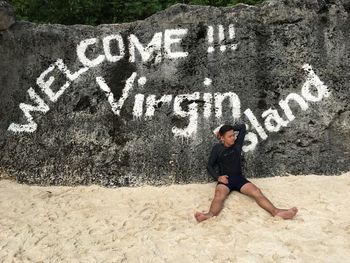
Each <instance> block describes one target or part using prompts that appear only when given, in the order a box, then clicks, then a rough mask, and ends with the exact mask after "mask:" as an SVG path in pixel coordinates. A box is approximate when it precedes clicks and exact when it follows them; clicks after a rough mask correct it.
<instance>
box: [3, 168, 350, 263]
mask: <svg viewBox="0 0 350 263" xmlns="http://www.w3.org/2000/svg"><path fill="white" fill-rule="evenodd" d="M249 180H250V181H252V182H253V183H254V184H256V185H257V186H258V187H259V188H260V189H261V190H262V192H263V193H264V194H265V196H266V197H267V198H269V199H270V200H271V201H272V203H273V204H274V205H275V206H277V207H279V208H290V207H292V206H296V207H297V208H298V210H299V211H298V213H297V215H296V216H295V217H294V218H293V219H291V220H290V219H289V220H283V219H282V218H278V217H272V216H271V215H270V214H269V213H268V212H266V211H265V210H263V209H262V208H261V207H259V206H258V204H257V203H256V202H255V200H254V199H252V198H250V197H248V196H245V195H243V194H241V193H239V192H231V193H230V195H229V196H228V198H227V199H226V201H225V204H224V208H223V210H222V211H221V213H220V214H219V215H218V216H216V217H213V218H210V219H208V220H206V221H203V222H201V223H198V222H197V221H196V220H195V218H194V216H193V215H194V212H195V211H207V210H208V208H209V205H210V202H211V200H212V199H213V195H214V190H215V183H214V182H212V183H206V184H185V185H170V186H157V187H155V186H142V187H121V188H104V187H100V186H97V185H91V186H77V187H68V186H50V187H42V186H33V185H31V186H29V185H22V184H19V183H16V182H14V181H11V180H8V179H2V180H0V211H1V214H0V262H176V263H179V262H180V263H182V262H191V263H193V262H249V263H252V262H317V263H319V262H332V263H333V262H350V172H348V173H344V174H342V175H340V176H318V175H307V176H303V175H299V176H293V175H290V176H281V177H279V176H278V177H271V178H249Z"/></svg>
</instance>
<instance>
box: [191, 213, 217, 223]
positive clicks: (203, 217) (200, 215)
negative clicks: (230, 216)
mask: <svg viewBox="0 0 350 263" xmlns="http://www.w3.org/2000/svg"><path fill="white" fill-rule="evenodd" d="M212 216H213V215H212V214H211V213H210V212H208V213H202V212H196V213H194V217H195V218H196V220H197V221H198V222H202V221H204V220H206V219H208V218H210V217H212Z"/></svg>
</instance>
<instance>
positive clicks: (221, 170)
mask: <svg viewBox="0 0 350 263" xmlns="http://www.w3.org/2000/svg"><path fill="white" fill-rule="evenodd" d="M234 131H238V132H239V134H238V136H237V139H236V135H235V133H234ZM214 133H215V135H216V136H217V138H218V139H221V142H219V143H216V144H215V145H214V146H213V148H212V150H211V153H210V156H209V159H208V166H207V169H208V172H209V174H210V175H211V176H212V177H213V178H214V179H215V180H217V181H218V182H217V184H216V188H215V195H214V199H213V201H212V203H211V205H210V208H209V212H207V213H202V212H196V213H195V214H194V217H195V218H196V220H197V221H198V222H201V221H203V220H206V219H208V218H210V217H212V216H217V215H218V214H219V212H220V210H221V209H222V207H223V203H224V201H225V199H226V197H227V196H228V194H229V193H231V191H233V190H234V191H237V192H240V193H242V194H245V195H248V196H250V197H252V198H254V199H255V201H256V202H257V203H258V205H259V206H261V207H262V208H264V209H265V210H266V211H267V212H269V213H270V214H271V215H272V216H278V217H282V218H283V219H291V218H293V217H294V216H295V215H296V213H297V212H298V209H297V208H296V207H292V208H290V209H280V208H276V207H275V206H274V205H273V204H272V203H271V202H270V201H269V200H268V199H267V198H266V197H265V196H264V195H263V193H262V192H261V190H260V188H258V187H257V186H256V185H254V184H253V183H252V182H250V181H249V180H247V179H246V178H244V177H243V175H242V170H241V152H242V147H243V141H244V137H245V134H246V126H245V124H235V125H234V126H232V125H228V124H225V125H221V126H219V127H218V128H217V129H215V131H214ZM216 166H218V170H216V169H215V167H216Z"/></svg>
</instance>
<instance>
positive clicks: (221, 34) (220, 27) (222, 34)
mask: <svg viewBox="0 0 350 263" xmlns="http://www.w3.org/2000/svg"><path fill="white" fill-rule="evenodd" d="M218 30H219V43H220V44H221V45H220V50H221V52H224V51H225V50H226V45H223V44H222V42H224V40H225V31H224V27H223V25H218Z"/></svg>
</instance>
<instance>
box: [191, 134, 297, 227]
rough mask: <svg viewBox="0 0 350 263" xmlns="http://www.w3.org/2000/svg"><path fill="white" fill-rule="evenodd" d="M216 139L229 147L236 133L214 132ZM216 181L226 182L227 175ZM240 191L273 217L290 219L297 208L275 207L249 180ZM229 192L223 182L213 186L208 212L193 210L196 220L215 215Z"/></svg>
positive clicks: (233, 141) (199, 220)
mask: <svg viewBox="0 0 350 263" xmlns="http://www.w3.org/2000/svg"><path fill="white" fill-rule="evenodd" d="M216 136H217V138H218V139H221V141H222V142H223V143H224V146H226V147H229V146H232V145H233V144H234V143H235V140H236V135H235V133H234V131H233V130H229V131H227V132H225V134H223V136H220V134H219V133H216ZM218 181H220V182H223V183H226V184H227V183H228V176H227V175H222V176H219V177H218ZM240 192H241V193H242V194H245V195H247V196H250V197H252V198H254V199H255V201H256V202H257V204H258V205H259V206H260V207H262V208H263V209H265V210H266V211H267V212H269V213H270V214H271V215H272V216H274V217H281V218H283V219H292V218H293V217H294V216H295V215H296V213H297V212H298V209H297V208H296V207H292V208H290V209H280V208H277V207H275V206H274V205H273V204H272V203H271V202H270V200H269V199H267V198H266V197H265V196H264V194H263V193H262V192H261V190H260V188H258V187H257V186H256V185H255V184H253V183H251V182H249V183H246V184H244V185H243V186H242V187H241V189H240ZM229 193H230V189H229V188H228V187H227V186H226V185H224V184H218V185H217V186H216V188H215V195H214V199H213V201H212V203H211V205H210V208H209V212H207V213H204V211H203V212H195V214H194V217H195V219H196V220H197V221H198V222H201V221H204V220H206V219H208V218H210V217H213V216H217V215H218V214H219V212H220V211H221V209H222V208H223V204H224V201H225V199H226V198H227V196H228V194H229Z"/></svg>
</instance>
